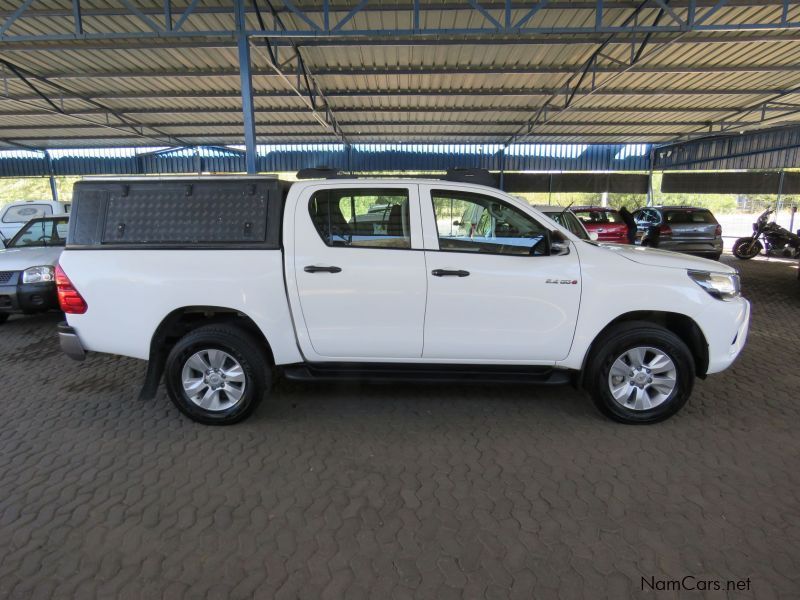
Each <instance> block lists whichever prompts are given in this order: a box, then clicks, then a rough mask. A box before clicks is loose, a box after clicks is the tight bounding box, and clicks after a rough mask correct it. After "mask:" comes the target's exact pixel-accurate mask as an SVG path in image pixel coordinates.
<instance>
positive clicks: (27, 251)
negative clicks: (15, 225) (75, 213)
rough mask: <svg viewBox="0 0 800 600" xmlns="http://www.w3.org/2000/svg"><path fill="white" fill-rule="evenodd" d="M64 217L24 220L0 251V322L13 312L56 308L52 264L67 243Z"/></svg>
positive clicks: (54, 263) (30, 311)
mask: <svg viewBox="0 0 800 600" xmlns="http://www.w3.org/2000/svg"><path fill="white" fill-rule="evenodd" d="M68 220H69V219H68V217H50V218H47V219H33V220H32V221H28V223H26V224H25V226H24V227H23V228H22V229H20V230H19V231H18V232H17V234H16V235H15V236H14V237H13V238H12V239H11V240H10V241H9V242H8V247H7V248H6V249H5V250H3V251H1V252H0V323H4V322H5V321H7V320H8V317H9V315H11V314H13V313H26V314H28V313H36V312H44V311H47V310H53V309H57V308H58V298H57V297H56V284H55V281H56V280H55V266H56V263H58V257H59V256H61V253H62V252H63V250H64V246H65V245H66V243H67V224H68Z"/></svg>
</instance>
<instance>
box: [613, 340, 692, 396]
mask: <svg viewBox="0 0 800 600" xmlns="http://www.w3.org/2000/svg"><path fill="white" fill-rule="evenodd" d="M676 386H677V369H676V367H675V363H674V362H673V361H672V359H671V358H670V357H669V356H668V355H667V354H666V353H665V352H663V351H662V350H659V349H658V348H652V347H650V346H637V347H636V348H631V349H630V350H626V351H625V352H623V353H622V354H621V355H620V356H619V357H617V359H616V360H615V361H614V362H613V363H612V364H611V370H610V371H609V373H608V388H609V391H610V392H611V397H612V398H614V401H615V402H616V403H617V404H619V405H620V406H623V407H624V408H627V409H630V410H636V411H641V410H650V409H652V408H655V407H657V406H659V405H660V404H662V403H664V402H665V401H666V400H667V399H668V398H669V397H670V396H671V395H672V392H674V391H675V387H676Z"/></svg>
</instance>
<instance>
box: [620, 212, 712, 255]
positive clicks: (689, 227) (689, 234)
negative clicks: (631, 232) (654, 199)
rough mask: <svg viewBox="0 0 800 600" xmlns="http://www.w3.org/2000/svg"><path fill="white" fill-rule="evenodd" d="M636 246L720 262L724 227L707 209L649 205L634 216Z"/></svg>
mask: <svg viewBox="0 0 800 600" xmlns="http://www.w3.org/2000/svg"><path fill="white" fill-rule="evenodd" d="M633 218H634V219H636V226H637V229H638V231H637V234H636V243H637V244H639V245H642V246H652V247H654V248H661V249H662V250H673V251H675V252H684V253H686V254H694V255H696V256H702V257H703V258H711V259H713V260H719V257H720V255H721V254H722V227H721V226H720V224H719V223H718V222H717V219H716V218H714V215H713V214H711V211H710V210H708V209H707V208H698V207H694V206H648V207H646V208H640V209H639V210H637V211H635V212H634V213H633Z"/></svg>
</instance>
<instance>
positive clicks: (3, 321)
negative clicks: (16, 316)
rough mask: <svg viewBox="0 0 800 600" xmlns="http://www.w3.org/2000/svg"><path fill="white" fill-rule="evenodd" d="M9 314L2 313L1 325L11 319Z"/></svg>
mask: <svg viewBox="0 0 800 600" xmlns="http://www.w3.org/2000/svg"><path fill="white" fill-rule="evenodd" d="M10 316H11V315H9V314H8V313H4V312H0V325H2V324H3V323H5V322H6V321H8V317H10Z"/></svg>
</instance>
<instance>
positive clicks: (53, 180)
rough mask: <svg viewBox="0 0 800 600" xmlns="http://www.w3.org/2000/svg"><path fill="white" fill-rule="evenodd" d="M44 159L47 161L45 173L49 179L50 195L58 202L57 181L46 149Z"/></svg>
mask: <svg viewBox="0 0 800 600" xmlns="http://www.w3.org/2000/svg"><path fill="white" fill-rule="evenodd" d="M44 159H45V161H46V162H47V173H48V177H49V179H50V196H51V198H52V199H53V201H54V202H58V183H57V182H56V178H55V176H54V175H53V163H52V161H51V159H50V153H49V152H48V151H47V150H45V151H44Z"/></svg>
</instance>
